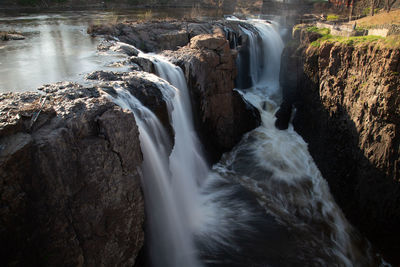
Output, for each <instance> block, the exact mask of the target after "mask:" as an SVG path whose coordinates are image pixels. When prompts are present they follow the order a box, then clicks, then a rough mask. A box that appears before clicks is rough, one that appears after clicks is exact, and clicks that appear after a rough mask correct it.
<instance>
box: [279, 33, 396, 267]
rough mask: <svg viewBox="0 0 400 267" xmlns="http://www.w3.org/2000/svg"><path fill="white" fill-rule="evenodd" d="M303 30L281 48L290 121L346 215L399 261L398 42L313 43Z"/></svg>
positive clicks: (392, 259) (389, 255)
mask: <svg viewBox="0 0 400 267" xmlns="http://www.w3.org/2000/svg"><path fill="white" fill-rule="evenodd" d="M305 34H306V33H305V32H302V34H301V36H303V37H302V38H301V39H302V43H300V44H299V45H300V46H298V45H293V43H292V45H291V46H288V47H287V48H286V49H285V51H284V54H283V63H284V64H283V66H282V69H281V74H283V75H282V77H289V79H286V81H285V82H283V83H282V85H283V86H284V90H285V95H286V99H287V100H288V101H291V102H292V103H293V102H294V103H295V105H296V107H297V114H296V118H295V120H294V125H295V129H296V130H297V131H298V132H299V133H300V134H301V135H302V136H303V138H304V139H305V140H306V141H307V143H309V149H310V152H311V154H312V156H313V158H314V159H315V161H316V163H317V165H318V167H319V168H320V170H321V172H322V174H323V176H324V177H325V178H326V179H327V180H328V182H329V185H330V188H331V191H332V193H333V195H334V196H335V198H336V200H337V202H338V203H339V205H340V206H341V207H342V209H343V210H344V212H345V214H346V216H347V217H348V219H350V221H351V222H352V223H353V224H354V225H356V226H357V227H358V228H359V229H360V230H361V231H362V232H363V233H364V234H365V235H366V236H367V237H368V238H369V239H370V241H372V243H373V244H374V245H375V246H376V247H377V248H378V250H381V251H382V253H383V254H384V256H385V257H386V258H387V259H389V260H391V261H392V262H394V263H396V264H398V263H399V262H400V258H399V256H398V251H399V250H400V241H399V240H398V237H399V236H400V229H399V227H398V226H399V225H400V172H399V170H400V169H399V167H400V165H399V152H400V151H399V149H400V147H399V144H400V134H399V127H400V109H399V107H400V92H399V88H400V75H399V72H400V60H399V57H400V49H399V48H393V47H389V46H385V45H383V44H377V43H367V42H366V43H361V44H358V45H348V44H344V43H339V42H323V43H322V44H321V45H320V46H313V45H310V41H313V40H314V39H315V38H314V37H315V36H314V37H312V36H311V38H310V36H308V37H305V36H304V35H305ZM317 38H318V37H317ZM296 88H297V90H296Z"/></svg>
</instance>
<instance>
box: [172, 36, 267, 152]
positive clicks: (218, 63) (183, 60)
mask: <svg viewBox="0 0 400 267" xmlns="http://www.w3.org/2000/svg"><path fill="white" fill-rule="evenodd" d="M164 55H166V56H168V57H170V58H172V60H173V61H174V62H175V63H176V64H178V65H180V66H181V67H182V69H183V70H184V72H185V75H186V80H187V81H188V85H189V88H190V91H191V98H192V104H193V110H194V114H195V121H197V123H198V128H199V130H200V137H201V139H202V141H203V144H205V147H206V151H208V152H210V155H211V158H212V160H218V159H219V157H220V156H221V154H222V153H223V152H226V151H228V150H230V149H231V148H232V147H233V146H234V145H235V144H236V143H237V142H238V141H239V140H240V139H241V137H242V135H243V134H244V133H245V132H247V131H250V130H252V129H254V128H255V127H257V126H258V125H259V124H260V115H259V113H258V111H257V110H256V109H254V108H253V107H252V106H250V105H248V104H247V103H246V102H245V101H244V100H243V99H242V97H241V96H240V95H239V93H237V92H236V91H234V90H233V89H234V80H235V77H236V65H235V57H236V53H235V50H231V49H230V48H229V42H228V41H227V40H226V39H225V37H224V36H223V34H222V33H221V32H218V31H217V33H215V34H206V35H198V36H195V37H193V38H192V39H191V40H190V44H189V45H188V46H187V47H184V48H181V49H179V50H178V51H176V52H171V51H169V52H165V53H164Z"/></svg>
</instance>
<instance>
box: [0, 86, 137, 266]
mask: <svg viewBox="0 0 400 267" xmlns="http://www.w3.org/2000/svg"><path fill="white" fill-rule="evenodd" d="M41 89H42V91H44V92H47V93H46V94H45V95H46V96H47V98H46V100H44V96H43V95H41V94H39V93H23V94H17V93H7V94H1V95H0V114H1V116H0V118H1V119H0V216H1V218H2V219H1V221H0V243H1V248H2V249H1V252H0V253H1V256H2V262H3V264H5V265H6V266H8V265H17V266H31V265H37V266H39V265H40V266H66V265H71V266H83V265H88V266H100V265H104V266H120V265H124V266H125V265H130V266H133V265H134V263H135V259H136V256H137V255H138V252H139V250H140V249H141V247H142V245H143V239H144V233H143V223H144V203H143V196H142V192H141V189H140V175H139V172H138V168H139V166H140V165H141V163H142V155H141V151H140V144H139V138H138V137H139V133H138V129H137V126H136V122H135V118H134V116H133V115H132V114H131V113H129V112H127V111H124V110H122V109H121V108H119V107H118V106H116V105H115V104H114V103H112V102H111V101H110V100H109V99H108V98H106V97H104V93H103V92H101V91H99V90H98V89H96V88H84V87H82V86H79V85H77V84H73V83H58V84H54V85H47V86H44V87H42V88H41ZM39 111H40V113H39V115H38V117H37V119H36V120H32V118H34V117H35V114H38V112H39Z"/></svg>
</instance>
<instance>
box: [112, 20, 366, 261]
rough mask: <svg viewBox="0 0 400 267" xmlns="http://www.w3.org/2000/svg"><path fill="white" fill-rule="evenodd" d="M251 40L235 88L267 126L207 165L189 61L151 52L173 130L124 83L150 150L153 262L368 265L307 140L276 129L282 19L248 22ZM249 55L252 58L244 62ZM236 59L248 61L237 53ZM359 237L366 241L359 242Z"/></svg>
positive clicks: (121, 93) (146, 186)
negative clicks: (241, 82)
mask: <svg viewBox="0 0 400 267" xmlns="http://www.w3.org/2000/svg"><path fill="white" fill-rule="evenodd" d="M240 27H241V29H242V32H243V33H244V34H246V35H247V37H248V40H249V42H248V43H249V53H250V57H249V62H247V63H248V64H249V66H238V67H239V69H245V68H247V69H249V73H250V74H251V82H252V85H251V87H250V88H240V89H236V90H238V92H240V94H241V95H242V96H243V97H244V98H245V99H246V100H247V101H248V102H249V103H251V104H252V105H254V106H255V107H256V108H257V109H258V110H259V112H260V115H261V119H262V125H261V126H260V127H258V128H257V129H255V130H253V131H251V132H249V133H247V134H246V135H245V136H244V137H243V139H242V140H241V142H240V143H239V144H238V145H237V146H236V147H235V148H234V149H233V150H232V151H231V152H229V153H226V154H224V155H223V157H222V159H221V161H220V162H219V163H217V164H215V165H214V166H213V167H212V169H211V170H210V169H209V168H208V166H207V164H206V163H205V161H204V156H203V153H202V147H201V144H200V142H199V140H198V138H197V135H196V133H195V130H194V126H193V118H192V112H191V105H190V98H189V91H188V88H187V85H186V81H185V78H184V75H183V73H182V70H181V69H180V68H178V67H177V66H175V65H173V64H171V63H170V62H168V61H167V60H166V59H165V58H163V57H161V56H159V55H153V54H144V53H140V54H139V56H141V57H146V58H148V59H150V60H151V61H152V62H153V64H154V65H155V68H156V73H157V75H158V76H159V77H160V78H159V77H156V76H155V75H152V74H146V78H148V79H150V80H152V81H153V82H154V83H155V84H157V85H158V87H159V89H160V90H161V92H162V94H163V97H164V100H165V101H166V103H167V107H168V112H169V116H170V119H171V123H172V126H173V130H174V133H175V135H174V138H175V142H174V147H173V149H172V152H171V154H170V155H169V154H168V153H169V151H167V148H169V147H170V146H171V145H170V144H169V142H170V141H169V138H168V136H167V133H166V132H165V130H164V128H163V127H162V125H161V124H160V122H159V121H158V119H157V118H156V116H155V115H154V114H153V113H152V112H151V111H150V110H149V109H147V108H146V107H144V106H143V105H142V104H141V103H140V101H138V100H137V99H136V98H134V97H133V96H132V95H130V94H129V93H128V92H127V91H125V90H123V89H122V88H116V91H117V93H118V94H117V96H116V97H113V100H114V101H115V103H117V104H118V105H120V106H121V107H123V108H128V109H130V110H131V111H132V112H133V113H134V115H135V118H136V121H137V124H138V127H139V132H140V143H141V149H142V152H143V158H144V162H143V166H142V171H143V175H142V184H143V190H144V194H145V203H146V211H147V227H148V228H147V229H146V238H147V239H146V240H147V242H148V244H147V246H148V252H149V256H150V260H151V265H152V266H156V267H158V266H167V267H180V266H188V267H197V266H203V264H204V265H206V266H232V267H234V266H241V267H245V266H266V265H271V266H281V265H288V266H292V265H302V266H314V265H322V266H327V265H338V266H353V265H357V264H359V265H368V264H369V263H371V262H372V259H371V257H370V255H369V254H368V253H369V252H367V249H368V244H366V245H365V242H364V241H363V240H362V239H360V238H359V236H358V234H357V233H356V232H355V231H354V229H353V228H352V227H351V225H350V224H349V223H348V222H347V221H346V219H345V217H344V215H343V214H342V212H341V210H340V209H339V208H338V206H337V205H336V203H335V202H334V200H333V198H332V196H331V194H330V192H329V187H328V185H327V183H326V181H325V180H324V179H323V177H322V175H321V173H320V172H319V170H318V168H317V166H316V165H315V163H314V162H313V159H312V157H311V156H310V154H309V152H308V148H307V144H306V143H305V142H304V140H303V139H302V138H301V137H300V136H299V135H298V134H297V133H296V132H295V131H294V129H293V126H292V125H290V126H289V128H288V129H287V130H285V131H280V130H278V129H276V128H275V126H274V123H275V116H274V114H275V112H276V110H277V109H278V106H279V104H280V103H279V101H281V93H280V88H279V67H280V55H281V53H282V49H283V43H282V40H281V38H280V36H279V34H278V32H277V30H276V27H277V25H276V24H274V23H267V22H265V21H261V20H252V21H245V22H243V21H241V26H240ZM247 63H246V64H247ZM238 64H244V61H241V60H240V58H239V59H238ZM360 244H361V245H360Z"/></svg>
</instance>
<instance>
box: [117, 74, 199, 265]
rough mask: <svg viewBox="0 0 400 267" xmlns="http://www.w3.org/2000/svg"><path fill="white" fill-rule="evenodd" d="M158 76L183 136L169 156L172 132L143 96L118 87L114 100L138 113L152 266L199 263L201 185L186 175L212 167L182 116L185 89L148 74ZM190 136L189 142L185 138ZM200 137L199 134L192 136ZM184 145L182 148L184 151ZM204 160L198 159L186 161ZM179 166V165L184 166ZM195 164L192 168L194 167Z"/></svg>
mask: <svg viewBox="0 0 400 267" xmlns="http://www.w3.org/2000/svg"><path fill="white" fill-rule="evenodd" d="M146 78H147V79H150V80H153V81H154V82H155V83H156V84H157V85H158V86H159V88H160V90H161V91H162V93H163V96H164V99H165V101H166V102H167V105H168V109H169V112H170V114H171V115H172V120H173V126H174V129H175V132H176V133H175V137H176V138H179V137H182V140H180V141H179V142H177V143H176V144H175V146H174V148H173V151H172V153H171V155H170V156H169V155H168V151H167V148H168V147H170V144H169V139H168V136H167V133H166V132H165V130H164V128H163V126H162V125H161V123H160V122H159V120H158V119H157V117H156V116H155V115H154V114H153V113H152V112H151V111H150V110H149V109H147V108H146V107H144V106H143V105H142V104H141V103H140V101H138V100H137V99H136V98H135V97H133V96H132V95H131V94H129V93H128V92H127V91H126V90H123V89H117V93H118V96H117V97H115V98H114V99H113V100H114V102H115V103H117V104H118V105H119V106H121V107H123V108H127V109H130V110H131V111H132V112H133V113H134V114H135V118H136V121H137V124H138V127H139V133H140V145H141V149H142V152H143V166H142V169H143V179H142V185H143V189H144V194H145V200H146V201H145V203H146V210H148V211H151V212H148V213H147V223H148V227H149V231H148V238H147V242H149V244H148V247H149V250H150V251H149V252H150V258H151V264H152V265H153V266H194V267H195V266H200V264H199V262H198V260H197V256H196V250H195V246H194V242H193V235H192V230H191V229H190V222H189V220H190V219H191V218H194V217H193V216H192V215H193V214H192V213H191V212H192V211H195V210H197V209H196V207H195V205H196V204H197V203H198V201H196V195H197V194H198V193H197V186H196V185H195V181H194V180H193V179H190V178H191V177H192V175H191V176H190V177H189V179H188V177H187V176H185V175H189V174H190V171H193V172H194V171H198V174H201V173H202V172H204V170H202V169H203V168H204V169H205V170H207V166H206V165H205V163H204V161H202V159H201V156H200V153H198V152H197V151H195V148H194V145H195V143H191V140H190V139H191V138H190V137H191V136H192V134H193V132H187V131H189V130H190V129H191V128H190V124H189V123H188V120H187V115H186V114H184V115H182V113H183V112H184V111H183V106H184V105H187V103H185V104H183V103H182V102H181V101H182V98H181V94H180V91H179V90H178V89H177V88H175V87H173V86H171V85H170V84H168V83H167V82H166V81H164V80H162V79H159V78H157V77H155V76H154V75H147V77H146ZM184 138H186V142H187V143H185V144H182V143H180V142H181V141H183V140H184ZM192 140H195V138H192ZM182 145H187V146H190V147H191V148H192V150H190V153H191V155H186V154H185V150H184V149H182V147H181V146H182ZM182 150H183V151H182ZM185 156H187V157H188V160H189V161H190V160H193V161H195V160H199V161H197V162H189V164H191V165H190V166H189V165H185V164H186V162H185V160H184V158H182V157H185ZM179 167H180V168H179ZM190 168H193V169H190Z"/></svg>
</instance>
